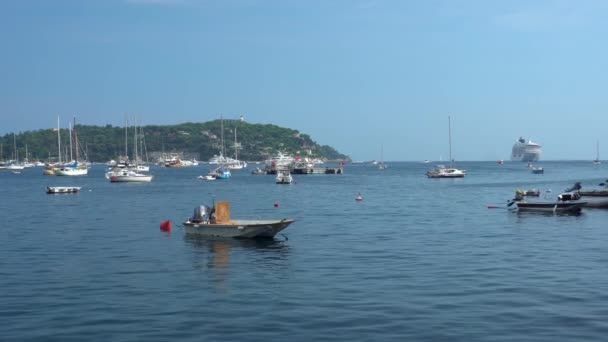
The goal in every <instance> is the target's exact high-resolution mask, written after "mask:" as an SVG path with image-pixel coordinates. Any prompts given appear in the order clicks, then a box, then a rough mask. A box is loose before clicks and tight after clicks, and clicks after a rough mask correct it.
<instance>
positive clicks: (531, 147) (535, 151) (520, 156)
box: [511, 137, 542, 162]
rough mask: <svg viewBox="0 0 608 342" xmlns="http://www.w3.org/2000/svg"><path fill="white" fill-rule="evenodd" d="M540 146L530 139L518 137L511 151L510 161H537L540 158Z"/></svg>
mask: <svg viewBox="0 0 608 342" xmlns="http://www.w3.org/2000/svg"><path fill="white" fill-rule="evenodd" d="M541 152H542V150H541V146H540V145H539V144H537V143H535V142H532V140H530V139H528V140H526V139H524V138H522V137H519V139H517V141H516V142H515V145H513V150H512V151H511V160H512V161H522V162H537V161H538V160H539V159H540V154H541Z"/></svg>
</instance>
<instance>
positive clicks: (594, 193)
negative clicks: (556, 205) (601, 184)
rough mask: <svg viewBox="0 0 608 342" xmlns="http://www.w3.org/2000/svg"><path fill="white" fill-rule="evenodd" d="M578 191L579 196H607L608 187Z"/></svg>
mask: <svg viewBox="0 0 608 342" xmlns="http://www.w3.org/2000/svg"><path fill="white" fill-rule="evenodd" d="M578 193H579V194H580V195H581V196H590V197H591V196H592V197H606V196H608V189H595V190H579V191H578Z"/></svg>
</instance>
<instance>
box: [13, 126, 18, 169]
mask: <svg viewBox="0 0 608 342" xmlns="http://www.w3.org/2000/svg"><path fill="white" fill-rule="evenodd" d="M13 159H14V160H15V161H16V162H19V156H18V155H17V136H16V135H15V133H13Z"/></svg>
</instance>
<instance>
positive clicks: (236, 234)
mask: <svg viewBox="0 0 608 342" xmlns="http://www.w3.org/2000/svg"><path fill="white" fill-rule="evenodd" d="M293 222H294V220H288V219H283V220H233V221H231V222H230V223H229V224H210V223H194V222H190V221H186V222H184V223H183V225H184V230H185V232H186V234H194V235H199V236H208V237H223V238H241V239H252V238H272V237H274V236H275V235H277V233H279V232H280V231H282V230H283V229H285V228H287V227H288V226H289V225H290V224H292V223H293Z"/></svg>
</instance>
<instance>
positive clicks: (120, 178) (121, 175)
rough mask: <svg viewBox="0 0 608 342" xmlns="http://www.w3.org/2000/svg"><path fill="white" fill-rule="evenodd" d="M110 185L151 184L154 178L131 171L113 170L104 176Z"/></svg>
mask: <svg viewBox="0 0 608 342" xmlns="http://www.w3.org/2000/svg"><path fill="white" fill-rule="evenodd" d="M106 177H107V178H109V179H110V182H112V183H120V182H151V181H152V178H153V177H154V176H152V175H146V174H143V173H138V172H136V171H133V170H115V171H110V172H108V174H106Z"/></svg>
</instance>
